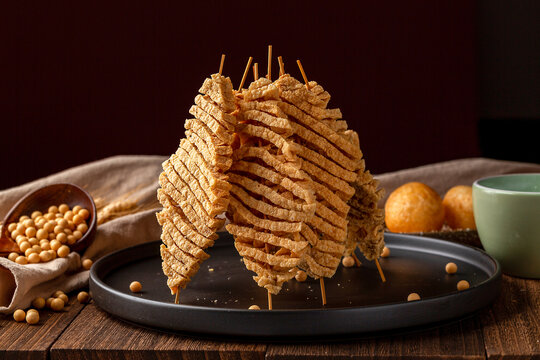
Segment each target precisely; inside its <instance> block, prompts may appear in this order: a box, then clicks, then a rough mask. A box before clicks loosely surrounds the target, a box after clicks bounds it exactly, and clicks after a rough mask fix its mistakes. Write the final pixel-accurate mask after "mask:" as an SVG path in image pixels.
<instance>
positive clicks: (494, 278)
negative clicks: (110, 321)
mask: <svg viewBox="0 0 540 360" xmlns="http://www.w3.org/2000/svg"><path fill="white" fill-rule="evenodd" d="M399 238H401V239H410V240H413V241H422V242H426V243H435V244H439V245H442V246H450V247H455V248H462V249H467V251H472V252H474V253H478V254H480V255H481V256H483V258H484V259H485V260H488V261H489V262H490V263H491V265H492V266H493V268H494V271H493V272H492V273H488V278H487V279H486V280H484V281H482V282H481V283H478V284H474V285H473V286H471V287H470V288H469V289H468V290H466V291H459V292H453V293H448V294H443V295H438V296H432V297H429V298H424V299H422V301H412V302H395V303H387V304H382V305H381V304H375V305H365V306H356V307H339V308H327V309H324V308H321V309H275V310H267V309H262V310H258V311H253V310H249V309H232V308H224V307H215V308H214V307H206V306H198V305H183V304H174V303H172V302H171V303H166V302H161V301H157V300H151V299H144V298H139V297H134V296H132V295H129V294H125V293H122V292H120V291H118V290H116V289H114V288H112V287H109V286H108V285H107V284H105V283H104V282H103V281H102V280H101V279H100V277H99V276H98V272H99V271H100V270H101V267H102V266H105V265H107V261H110V259H113V258H115V257H117V256H119V254H122V253H124V252H130V251H132V252H134V251H135V250H136V249H139V248H145V247H151V246H155V244H157V243H160V241H159V240H158V241H151V242H146V243H142V244H138V245H135V246H132V247H129V248H125V249H121V250H118V251H115V252H113V253H111V254H108V255H106V256H104V257H103V258H101V259H99V260H98V261H97V262H96V263H95V264H94V265H93V266H92V269H91V270H90V290H91V291H92V292H93V293H94V294H95V293H96V290H97V291H98V292H100V293H101V292H105V293H107V294H108V295H113V296H115V297H117V298H118V299H119V300H120V301H129V302H134V303H135V304H137V305H143V306H145V305H146V306H151V307H161V308H163V310H167V311H169V310H173V311H185V312H187V311H189V312H196V313H209V314H231V315H233V314H236V315H238V316H245V315H249V316H252V315H253V314H255V313H257V314H258V315H260V316H265V317H267V316H271V317H280V316H290V315H291V314H292V315H300V316H302V317H305V316H310V315H313V316H317V315H318V316H328V315H329V314H336V315H341V314H355V313H357V312H359V311H360V312H361V311H365V312H370V311H383V310H385V311H388V310H392V309H409V310H411V311H414V310H415V309H419V308H420V307H421V306H424V305H426V304H437V303H439V302H441V301H444V300H446V301H448V300H455V299H467V298H471V297H474V294H476V293H480V292H481V290H482V289H483V288H487V287H489V286H490V285H491V286H492V291H491V292H492V293H493V294H494V295H492V296H491V298H489V299H488V300H487V301H484V302H485V303H486V304H483V305H481V306H477V307H475V308H473V309H470V311H467V312H463V313H460V314H459V315H458V316H464V315H466V314H469V313H471V312H474V311H477V310H478V309H480V308H482V307H484V306H486V305H487V304H489V303H491V302H492V301H493V299H494V298H495V296H496V294H497V293H498V291H499V287H500V279H501V267H500V264H499V263H498V262H497V260H496V259H494V258H493V257H491V256H490V255H489V254H487V253H486V252H485V251H483V250H481V249H478V248H475V247H473V246H469V245H464V244H459V243H454V242H450V241H446V240H441V239H435V238H430V237H424V236H417V235H407V234H395V233H385V239H387V240H394V239H399ZM215 246H226V244H223V243H220V242H216V245H215ZM141 253H144V255H142V256H140V257H137V258H136V259H133V260H131V261H127V262H126V263H128V262H132V261H137V260H139V259H144V258H147V257H152V256H153V255H151V254H147V253H145V252H141ZM104 264H105V265H104ZM123 264H125V263H121V264H118V265H117V266H115V267H112V268H111V269H109V271H113V270H114V269H115V268H118V267H120V266H122V265H123ZM105 275H106V274H105ZM94 300H95V302H96V304H97V305H98V306H99V307H101V308H102V309H104V310H105V311H107V312H109V313H111V314H113V315H115V316H118V317H120V318H124V319H126V320H128V321H130V322H135V323H137V322H138V321H137V319H134V318H133V317H129V316H125V315H124V314H122V313H121V312H118V311H114V309H110V308H107V305H106V304H104V302H103V301H100V298H99V297H96V296H94ZM452 318H456V316H450V317H447V318H444V319H445V320H448V319H452ZM140 323H141V324H142V325H144V326H148V325H149V324H148V323H147V322H145V321H142V322H140ZM429 323H431V322H429V321H428V322H425V324H429ZM420 324H421V323H420ZM417 325H419V323H413V324H411V326H417ZM150 326H152V325H151V324H150ZM154 327H156V326H154ZM157 327H159V326H157ZM167 329H168V330H172V331H183V332H185V331H188V332H189V330H186V329H176V328H170V329H169V328H167ZM388 329H389V330H390V329H395V328H393V327H391V328H388ZM376 331H380V329H377V330H376ZM198 332H199V333H200V331H198ZM208 333H217V334H219V333H220V332H212V331H209V332H208ZM361 333H364V331H361ZM223 334H224V333H223ZM242 335H245V336H250V335H252V334H242ZM321 335H324V333H321ZM253 336H277V335H276V334H271V333H269V334H253ZM280 336H281V335H280ZM297 336H305V335H303V334H300V335H297Z"/></svg>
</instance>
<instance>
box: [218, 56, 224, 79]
mask: <svg viewBox="0 0 540 360" xmlns="http://www.w3.org/2000/svg"><path fill="white" fill-rule="evenodd" d="M224 62H225V54H221V62H220V63H219V75H220V76H221V72H222V71H223V63H224Z"/></svg>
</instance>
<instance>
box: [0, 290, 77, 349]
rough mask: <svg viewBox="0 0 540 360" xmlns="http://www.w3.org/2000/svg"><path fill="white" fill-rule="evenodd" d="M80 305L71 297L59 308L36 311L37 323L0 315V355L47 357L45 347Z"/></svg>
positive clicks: (66, 324)
mask: <svg viewBox="0 0 540 360" xmlns="http://www.w3.org/2000/svg"><path fill="white" fill-rule="evenodd" d="M82 308H83V305H81V304H79V303H78V302H77V300H76V299H74V297H71V299H70V301H69V306H67V307H66V308H64V310H63V311H60V312H53V311H51V310H40V311H39V317H40V319H39V323H37V324H36V325H28V324H27V323H26V322H21V323H17V322H15V321H14V320H13V317H12V316H11V315H10V316H7V315H5V316H2V315H0V359H47V358H48V354H49V349H50V347H51V346H52V344H53V343H54V342H55V341H56V340H57V339H58V337H59V336H60V335H61V334H62V332H63V331H64V330H65V329H66V328H67V326H68V325H69V324H70V323H71V321H73V319H74V318H75V317H76V316H77V315H78V314H79V312H81V310H82Z"/></svg>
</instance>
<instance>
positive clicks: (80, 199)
mask: <svg viewBox="0 0 540 360" xmlns="http://www.w3.org/2000/svg"><path fill="white" fill-rule="evenodd" d="M60 204H67V205H68V206H69V207H70V209H72V208H73V207H74V206H75V205H79V206H81V207H83V208H86V209H87V210H88V212H89V213H90V216H89V217H88V219H87V220H86V223H87V224H88V231H87V232H86V233H85V234H84V235H83V236H82V237H81V238H80V239H79V240H78V241H77V242H76V243H75V244H73V245H71V246H70V249H71V251H76V252H79V253H81V252H82V251H84V250H85V249H86V248H87V247H88V246H89V245H90V243H91V242H92V241H93V240H94V235H95V233H96V226H97V225H96V224H97V214H96V204H94V199H92V196H90V194H88V193H87V192H86V191H85V190H83V189H81V188H80V187H78V186H77V185H74V184H53V185H47V186H45V187H42V188H40V189H38V190H36V191H34V192H32V193H30V194H28V195H26V196H25V197H23V198H22V199H21V200H19V201H18V202H17V203H16V204H15V205H14V206H13V207H12V208H11V210H10V211H9V212H8V213H7V215H6V217H5V218H4V224H5V226H4V231H3V234H1V236H2V237H5V236H7V235H8V234H7V231H8V230H7V226H8V225H9V224H10V223H12V222H17V221H18V220H19V218H20V217H21V216H23V215H28V216H30V215H31V214H32V212H34V211H41V212H43V213H46V212H47V211H48V209H49V206H52V205H56V206H58V205H60Z"/></svg>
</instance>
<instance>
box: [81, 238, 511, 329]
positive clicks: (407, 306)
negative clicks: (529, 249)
mask: <svg viewBox="0 0 540 360" xmlns="http://www.w3.org/2000/svg"><path fill="white" fill-rule="evenodd" d="M385 241H386V244H387V246H388V247H389V248H390V250H391V255H390V257H388V258H385V259H380V264H381V266H382V268H383V269H384V273H385V275H386V278H387V281H386V282H385V283H383V282H381V279H380V277H379V274H378V272H377V269H376V266H375V264H374V263H373V262H370V261H367V260H365V259H363V258H362V257H360V256H359V257H360V259H361V261H362V263H363V265H362V266H361V267H353V268H344V267H340V268H339V269H338V271H337V272H336V275H335V276H334V277H333V278H332V279H325V284H326V295H327V302H328V304H327V306H325V307H324V308H323V307H322V305H321V293H320V288H319V281H318V280H308V281H306V282H304V283H299V282H297V281H296V280H294V279H293V280H292V281H290V282H289V283H287V284H285V285H284V286H283V289H282V291H281V293H280V294H279V295H277V296H273V308H274V310H271V311H270V310H259V311H258V310H248V307H249V306H250V305H253V304H257V305H259V306H260V307H261V309H265V308H266V307H267V293H266V291H265V290H264V289H262V288H259V287H258V286H257V285H256V283H255V282H254V281H253V280H252V278H251V276H252V275H253V273H251V272H250V271H248V270H246V269H245V267H244V264H243V263H242V262H241V261H240V256H239V255H238V254H237V252H236V250H235V248H234V245H233V242H232V237H231V236H230V235H229V234H226V233H223V234H221V236H220V238H219V240H217V241H216V245H215V246H214V247H213V248H212V249H210V250H209V252H210V254H211V258H210V259H209V260H207V261H205V262H204V263H203V265H202V266H201V269H200V270H199V272H198V273H197V275H196V276H194V277H193V279H192V281H191V283H190V284H189V285H188V287H187V289H185V290H182V291H181V293H180V305H177V304H175V303H174V296H173V295H171V294H170V291H169V289H168V288H167V285H166V277H165V276H164V275H163V273H162V271H161V258H160V255H159V244H160V242H158V241H156V242H151V243H146V244H142V245H138V246H134V247H131V248H128V249H124V250H121V251H118V252H116V253H113V254H110V255H108V256H106V257H104V258H102V259H100V260H99V261H97V262H96V263H95V265H94V266H93V267H92V270H91V271H90V290H91V291H92V293H93V297H94V301H95V303H96V304H97V305H98V306H99V307H101V308H102V309H104V310H105V311H107V312H109V313H111V314H113V315H115V316H118V317H120V318H123V319H125V320H127V321H130V322H133V323H137V324H140V325H143V326H149V327H154V328H158V329H163V330H167V331H176V332H190V333H196V334H212V335H229V336H256V337H261V336H262V337H305V336H327V335H329V336H340V335H350V334H366V333H375V332H381V331H389V330H395V329H402V328H409V327H418V326H422V325H428V324H434V323H440V322H444V321H447V320H450V319H455V318H459V317H463V316H465V315H467V314H470V313H472V312H474V311H476V310H478V309H480V308H482V307H484V306H486V305H488V304H489V303H490V302H491V301H493V299H494V298H495V297H496V296H497V293H498V291H499V287H500V278H501V272H500V267H499V264H498V263H497V261H495V260H494V259H493V258H491V257H490V256H489V255H487V254H486V253H484V252H483V251H481V250H478V249H475V248H472V247H468V246H464V245H459V244H456V243H451V242H447V241H443V240H437V239H431V238H425V237H419V236H408V235H399V234H386V235H385ZM449 261H453V262H455V263H456V264H457V265H458V272H457V273H456V274H454V275H448V274H446V272H445V270H444V267H445V265H446V263H448V262H449ZM462 279H464V280H467V281H468V282H469V283H470V284H471V287H470V289H468V290H465V291H460V292H458V291H457V290H456V284H457V282H458V281H459V280H462ZM134 280H137V281H139V282H141V284H142V286H143V291H142V292H141V293H137V294H134V293H131V292H130V290H129V284H130V283H131V282H132V281H134ZM411 292H416V293H418V294H420V296H421V297H422V300H420V301H413V302H407V296H408V295H409V293H411Z"/></svg>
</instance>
